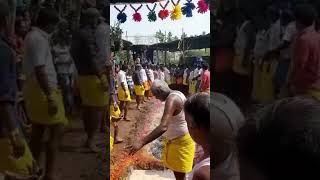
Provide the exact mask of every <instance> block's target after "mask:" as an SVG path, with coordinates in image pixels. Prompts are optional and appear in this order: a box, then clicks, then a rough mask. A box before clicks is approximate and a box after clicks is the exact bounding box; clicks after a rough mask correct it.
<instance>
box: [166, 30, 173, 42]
mask: <svg viewBox="0 0 320 180" xmlns="http://www.w3.org/2000/svg"><path fill="white" fill-rule="evenodd" d="M172 40H173V39H172V33H171V32H169V33H168V36H167V42H171V41H172Z"/></svg>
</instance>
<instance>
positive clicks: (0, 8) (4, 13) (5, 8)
mask: <svg viewBox="0 0 320 180" xmlns="http://www.w3.org/2000/svg"><path fill="white" fill-rule="evenodd" d="M9 13H10V10H9V5H8V3H7V2H6V1H0V27H1V28H2V27H3V26H5V25H6V17H8V16H9Z"/></svg>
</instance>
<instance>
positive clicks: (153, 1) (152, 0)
mask: <svg viewBox="0 0 320 180" xmlns="http://www.w3.org/2000/svg"><path fill="white" fill-rule="evenodd" d="M157 1H158V0H148V2H149V3H155V2H157Z"/></svg>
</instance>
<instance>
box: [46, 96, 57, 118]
mask: <svg viewBox="0 0 320 180" xmlns="http://www.w3.org/2000/svg"><path fill="white" fill-rule="evenodd" d="M57 112H58V105H57V104H56V102H55V101H54V100H53V99H48V113H49V115H51V116H54V115H56V114H57Z"/></svg>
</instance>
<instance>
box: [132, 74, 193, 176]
mask: <svg viewBox="0 0 320 180" xmlns="http://www.w3.org/2000/svg"><path fill="white" fill-rule="evenodd" d="M151 91H152V94H153V95H154V96H155V97H156V98H157V99H159V100H160V101H165V109H164V113H163V116H162V119H161V123H160V125H159V126H158V127H157V128H156V129H154V130H153V131H152V132H151V133H150V134H149V135H147V136H146V137H144V138H143V139H142V141H137V142H136V143H135V144H133V145H132V146H131V147H129V149H130V154H134V153H136V152H137V151H139V150H140V149H141V148H142V147H143V146H145V145H146V144H148V143H150V142H152V141H153V140H155V139H157V138H158V137H160V136H161V135H162V134H164V133H165V136H166V144H165V148H164V155H163V157H162V160H163V162H164V164H165V166H166V167H167V168H169V169H171V170H172V171H173V172H174V175H175V177H176V179H177V180H184V179H185V175H186V173H189V172H191V171H192V165H193V158H194V153H195V143H194V141H193V140H192V138H191V136H190V134H189V131H188V127H187V122H186V120H185V116H184V110H183V107H184V103H185V101H186V97H185V96H184V95H183V93H181V92H179V91H174V90H171V89H170V88H169V86H168V84H167V83H165V82H164V81H161V80H155V81H154V82H153V85H152V87H151Z"/></svg>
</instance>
